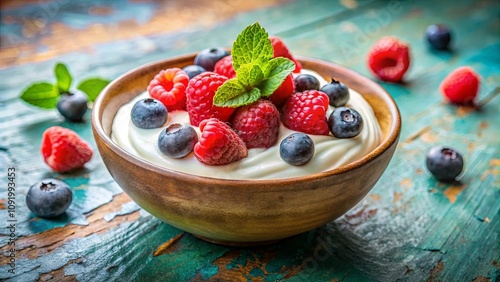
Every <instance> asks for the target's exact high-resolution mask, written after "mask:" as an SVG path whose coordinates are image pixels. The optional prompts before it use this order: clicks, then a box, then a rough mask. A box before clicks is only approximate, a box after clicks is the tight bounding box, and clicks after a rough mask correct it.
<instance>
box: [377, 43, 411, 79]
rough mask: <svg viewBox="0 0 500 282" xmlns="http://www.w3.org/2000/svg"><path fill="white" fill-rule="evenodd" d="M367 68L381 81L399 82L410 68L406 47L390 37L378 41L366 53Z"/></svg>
mask: <svg viewBox="0 0 500 282" xmlns="http://www.w3.org/2000/svg"><path fill="white" fill-rule="evenodd" d="M368 66H369V68H370V70H371V71H372V72H373V73H374V74H375V75H376V76H377V77H379V78H380V79H381V80H383V81H388V82H399V81H401V79H402V78H403V75H404V74H405V72H406V71H407V70H408V67H409V66H410V53H409V48H408V45H407V44H406V43H404V42H402V41H399V40H398V39H397V38H395V37H391V36H387V37H384V38H382V39H380V40H379V41H377V42H375V44H374V45H373V46H372V48H371V49H370V51H369V52H368Z"/></svg>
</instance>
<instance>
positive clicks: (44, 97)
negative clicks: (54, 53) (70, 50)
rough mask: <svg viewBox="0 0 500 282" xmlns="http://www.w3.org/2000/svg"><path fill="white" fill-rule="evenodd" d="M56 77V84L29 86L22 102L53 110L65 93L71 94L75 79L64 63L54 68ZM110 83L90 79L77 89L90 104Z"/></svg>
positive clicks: (99, 79)
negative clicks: (84, 95) (85, 95)
mask: <svg viewBox="0 0 500 282" xmlns="http://www.w3.org/2000/svg"><path fill="white" fill-rule="evenodd" d="M54 76H55V78H56V83H55V84H54V83H50V82H46V81H42V82H35V83H33V84H31V85H29V86H28V87H27V88H26V89H25V90H24V91H23V92H22V93H21V96H20V98H21V100H23V101H25V102H26V103H28V104H30V105H33V106H36V107H39V108H43V109H52V108H55V107H56V105H57V100H58V99H59V96H60V95H62V94H63V93H68V92H71V84H72V83H73V77H72V76H71V74H70V72H69V70H68V67H67V66H66V65H65V64H63V63H57V64H56V65H55V66H54ZM109 82H110V81H109V80H106V79H103V78H98V77H96V78H89V79H86V80H83V81H81V82H80V83H79V84H78V86H77V89H79V90H81V91H82V92H84V93H85V94H87V97H88V99H89V101H90V102H94V100H95V99H96V97H97V95H98V94H99V93H100V92H101V91H102V89H104V87H106V85H108V83H109Z"/></svg>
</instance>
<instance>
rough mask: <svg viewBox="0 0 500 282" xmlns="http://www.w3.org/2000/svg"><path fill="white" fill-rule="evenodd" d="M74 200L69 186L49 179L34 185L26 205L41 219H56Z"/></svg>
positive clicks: (27, 196) (27, 197)
mask: <svg viewBox="0 0 500 282" xmlns="http://www.w3.org/2000/svg"><path fill="white" fill-rule="evenodd" d="M72 200H73V193H72V192H71V190H70V189H69V186H68V184H66V183H65V182H63V181H61V180H57V179H52V178H47V179H44V180H42V181H39V182H37V183H35V184H33V185H32V186H31V187H30V189H29V191H28V194H27V195H26V205H27V206H28V208H29V209H30V211H31V212H33V213H34V214H36V215H37V216H40V217H56V216H59V215H61V214H63V213H64V212H65V211H66V209H67V208H68V207H69V205H70V204H71V201H72Z"/></svg>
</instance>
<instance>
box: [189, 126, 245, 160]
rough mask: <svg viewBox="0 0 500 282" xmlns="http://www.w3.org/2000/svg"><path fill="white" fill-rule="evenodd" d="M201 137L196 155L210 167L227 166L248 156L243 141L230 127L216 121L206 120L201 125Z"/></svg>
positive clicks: (195, 148) (197, 144)
mask: <svg viewBox="0 0 500 282" xmlns="http://www.w3.org/2000/svg"><path fill="white" fill-rule="evenodd" d="M200 131H201V137H200V140H199V141H198V143H196V145H194V155H195V157H196V158H197V159H198V160H199V161H200V162H202V163H205V164H208V165H225V164H229V163H232V162H235V161H237V160H240V159H242V158H245V157H246V156H247V154H248V151H247V148H246V147H245V143H243V140H241V138H240V137H239V136H238V134H236V133H235V132H234V131H233V129H232V128H231V127H229V125H227V124H226V123H224V122H222V121H220V120H218V119H216V118H209V119H205V120H203V121H202V122H201V123H200Z"/></svg>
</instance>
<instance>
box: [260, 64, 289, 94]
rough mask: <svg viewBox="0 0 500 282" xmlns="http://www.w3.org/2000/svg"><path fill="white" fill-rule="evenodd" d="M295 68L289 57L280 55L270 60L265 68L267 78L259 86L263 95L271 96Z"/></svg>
mask: <svg viewBox="0 0 500 282" xmlns="http://www.w3.org/2000/svg"><path fill="white" fill-rule="evenodd" d="M294 69H295V64H294V63H293V62H292V61H291V60H289V59H287V58H283V57H278V58H274V59H272V60H270V61H269V63H268V64H267V66H266V68H265V69H264V77H265V79H264V80H262V82H261V83H260V84H259V86H258V87H259V88H260V90H261V95H262V96H263V97H269V96H271V94H273V92H274V91H275V90H276V89H278V87H280V85H281V83H283V81H284V80H285V78H286V77H287V76H288V75H290V74H291V73H292V71H293V70H294Z"/></svg>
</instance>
